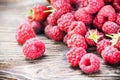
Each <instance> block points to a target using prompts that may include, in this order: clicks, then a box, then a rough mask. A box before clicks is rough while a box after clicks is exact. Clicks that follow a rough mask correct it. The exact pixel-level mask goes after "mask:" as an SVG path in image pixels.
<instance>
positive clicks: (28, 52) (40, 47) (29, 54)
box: [22, 38, 45, 60]
mask: <svg viewBox="0 0 120 80" xmlns="http://www.w3.org/2000/svg"><path fill="white" fill-rule="evenodd" d="M22 51H23V54H24V55H25V57H26V58H28V59H31V60H33V59H37V58H40V57H41V56H42V55H43V54H44V52H45V44H44V43H43V42H42V41H40V40H39V39H38V38H31V39H29V40H27V41H26V42H25V44H24V45H23V48H22Z"/></svg>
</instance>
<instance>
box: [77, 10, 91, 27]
mask: <svg viewBox="0 0 120 80" xmlns="http://www.w3.org/2000/svg"><path fill="white" fill-rule="evenodd" d="M75 19H76V20H77V21H83V22H84V23H85V24H86V25H88V24H91V23H92V20H93V17H92V15H91V14H89V13H87V12H86V11H85V10H84V9H83V8H79V9H78V10H77V11H76V12H75Z"/></svg>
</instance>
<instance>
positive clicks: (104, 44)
mask: <svg viewBox="0 0 120 80" xmlns="http://www.w3.org/2000/svg"><path fill="white" fill-rule="evenodd" d="M111 44H112V43H111V42H110V40H109V39H103V40H101V41H99V42H98V43H97V51H98V53H99V54H101V52H102V51H103V50H104V49H105V48H106V47H107V46H110V45H111Z"/></svg>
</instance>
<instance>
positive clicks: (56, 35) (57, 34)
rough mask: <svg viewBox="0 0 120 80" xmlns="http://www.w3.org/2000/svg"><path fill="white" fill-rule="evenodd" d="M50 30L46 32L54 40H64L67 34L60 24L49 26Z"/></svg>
mask: <svg viewBox="0 0 120 80" xmlns="http://www.w3.org/2000/svg"><path fill="white" fill-rule="evenodd" d="M48 29H49V30H48V32H47V31H46V32H47V33H46V34H47V35H48V36H49V38H51V39H52V40H54V41H62V40H63V38H64V36H65V33H64V32H63V31H61V30H60V29H59V28H58V26H53V27H51V26H48Z"/></svg>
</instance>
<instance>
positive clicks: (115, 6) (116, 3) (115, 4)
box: [113, 0, 120, 11]
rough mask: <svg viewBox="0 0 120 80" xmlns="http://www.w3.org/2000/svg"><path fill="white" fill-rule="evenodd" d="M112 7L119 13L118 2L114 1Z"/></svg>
mask: <svg viewBox="0 0 120 80" xmlns="http://www.w3.org/2000/svg"><path fill="white" fill-rule="evenodd" d="M113 6H114V8H115V10H116V11H120V0H114V1H113Z"/></svg>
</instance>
